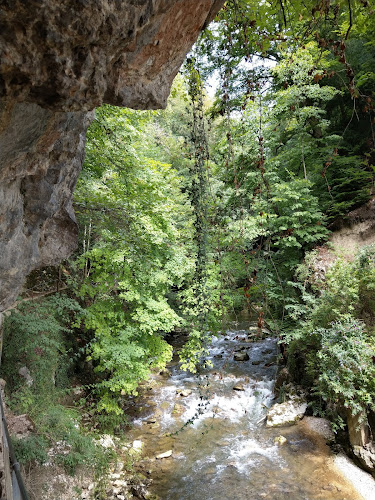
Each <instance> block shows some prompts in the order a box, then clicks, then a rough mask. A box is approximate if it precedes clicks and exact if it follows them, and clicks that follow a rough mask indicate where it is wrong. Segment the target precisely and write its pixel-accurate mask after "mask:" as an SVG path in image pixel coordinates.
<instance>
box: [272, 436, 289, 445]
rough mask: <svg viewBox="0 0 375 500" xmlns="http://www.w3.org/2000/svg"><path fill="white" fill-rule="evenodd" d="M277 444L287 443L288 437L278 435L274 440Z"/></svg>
mask: <svg viewBox="0 0 375 500" xmlns="http://www.w3.org/2000/svg"><path fill="white" fill-rule="evenodd" d="M273 442H274V443H275V444H279V445H280V446H281V445H283V444H286V443H287V442H288V440H287V438H286V437H285V436H277V437H275V439H274V440H273Z"/></svg>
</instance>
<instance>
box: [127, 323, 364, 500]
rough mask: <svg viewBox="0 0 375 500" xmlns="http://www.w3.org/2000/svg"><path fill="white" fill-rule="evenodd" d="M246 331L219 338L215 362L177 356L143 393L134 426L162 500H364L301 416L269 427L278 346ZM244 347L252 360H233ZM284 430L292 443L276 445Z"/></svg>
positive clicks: (213, 354) (214, 347)
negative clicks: (200, 363) (189, 363)
mask: <svg viewBox="0 0 375 500" xmlns="http://www.w3.org/2000/svg"><path fill="white" fill-rule="evenodd" d="M246 333H247V332H246V330H234V329H233V330H228V331H227V332H226V333H225V335H221V336H219V337H218V338H214V339H213V342H212V346H211V348H210V353H209V359H210V360H211V362H212V365H213V367H212V368H211V369H210V370H208V371H205V372H203V373H201V374H200V375H199V376H196V375H192V374H187V373H185V372H181V371H180V370H179V369H178V365H177V364H172V365H171V366H170V367H169V370H170V376H169V377H168V378H165V377H164V378H163V377H160V376H159V377H157V378H156V379H155V381H154V387H153V388H152V389H150V390H148V391H146V392H147V394H146V395H145V396H144V397H143V399H142V408H140V412H139V413H140V416H139V417H138V418H135V419H134V421H133V424H134V427H133V430H132V431H131V434H132V438H133V439H137V440H141V441H142V442H143V443H144V447H143V456H144V457H145V458H144V460H143V468H144V470H145V471H146V472H148V473H149V474H151V477H152V479H153V487H152V492H153V493H155V494H157V495H158V496H159V497H160V498H161V499H162V500H226V499H232V498H233V499H236V500H245V499H247V500H248V499H251V500H261V499H273V500H283V499H288V500H317V499H321V500H360V499H361V498H362V497H361V496H359V495H358V494H357V493H356V492H355V491H354V490H353V489H352V487H351V485H350V483H348V482H347V481H346V480H345V479H344V478H343V477H342V476H341V475H340V473H339V472H338V471H337V470H336V469H335V467H334V465H333V461H332V458H331V453H330V451H329V449H328V447H327V446H326V444H325V442H324V439H323V438H321V437H319V436H317V435H315V434H312V433H311V432H310V431H309V430H308V429H307V426H306V425H305V424H304V422H303V421H302V422H301V423H299V424H298V425H294V426H292V427H288V428H282V429H268V428H266V427H265V418H266V413H267V408H268V407H270V406H271V405H272V403H273V399H274V396H273V392H272V389H273V384H274V378H275V374H276V371H277V366H276V358H277V344H276V340H275V339H273V338H267V339H265V340H260V341H258V342H255V343H250V342H249V341H248V339H247V335H246ZM239 350H240V351H241V350H242V351H246V352H247V354H248V356H249V359H248V360H246V361H234V359H233V354H234V352H236V351H239ZM186 423H187V424H186ZM184 424H186V425H184ZM280 435H283V436H285V438H286V439H287V443H286V444H284V445H279V444H277V443H275V438H277V437H278V436H280ZM169 451H172V455H171V456H170V457H168V458H163V459H157V458H156V456H157V455H158V454H161V453H165V452H169ZM167 454H168V453H167Z"/></svg>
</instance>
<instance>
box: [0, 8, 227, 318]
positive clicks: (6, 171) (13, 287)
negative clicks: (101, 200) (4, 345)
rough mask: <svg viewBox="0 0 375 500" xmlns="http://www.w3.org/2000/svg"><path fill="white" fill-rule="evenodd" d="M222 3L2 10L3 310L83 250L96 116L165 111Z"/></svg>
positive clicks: (0, 229)
mask: <svg viewBox="0 0 375 500" xmlns="http://www.w3.org/2000/svg"><path fill="white" fill-rule="evenodd" d="M223 3H224V2H223V0H62V1H61V0H60V1H58V0H28V1H27V2H25V1H23V0H3V1H2V2H0V311H1V310H4V309H5V308H6V307H8V306H9V305H10V304H12V303H13V302H14V299H15V298H16V296H17V294H18V293H19V290H20V288H21V286H22V283H23V281H24V278H25V276H26V275H27V274H28V273H29V272H30V271H31V270H32V269H35V268H37V267H39V266H43V265H49V264H53V263H57V262H58V261H59V260H61V259H63V258H65V257H67V256H68V255H69V254H70V253H71V252H72V251H73V249H74V248H75V245H76V236H77V227H76V222H75V217H74V213H73V210H72V199H71V198H72V192H73V190H74V186H75V183H76V180H77V177H78V175H79V171H80V168H81V165H82V161H83V157H84V147H85V134H86V130H87V127H88V125H89V123H90V120H91V119H92V116H93V113H92V110H93V109H94V108H95V107H96V106H98V105H100V104H102V103H103V102H106V103H110V104H115V105H119V106H128V107H133V108H136V109H150V108H157V107H163V106H164V105H165V103H166V99H167V97H168V94H169V90H170V86H171V83H172V81H173V78H174V76H175V75H176V73H177V71H178V69H179V67H180V65H181V63H182V61H183V59H184V57H185V55H186V53H187V51H188V50H189V49H190V47H191V46H192V44H193V43H194V41H195V40H196V38H197V37H198V34H199V32H200V31H201V30H202V28H203V27H204V26H205V25H206V24H207V23H208V22H210V21H211V20H212V19H213V17H214V16H215V15H216V13H217V12H218V10H219V9H220V7H221V6H222V4H223Z"/></svg>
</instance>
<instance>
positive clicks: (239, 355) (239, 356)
mask: <svg viewBox="0 0 375 500" xmlns="http://www.w3.org/2000/svg"><path fill="white" fill-rule="evenodd" d="M233 359H234V361H248V360H249V359H250V358H249V355H248V354H247V352H244V351H241V352H235V353H234V355H233Z"/></svg>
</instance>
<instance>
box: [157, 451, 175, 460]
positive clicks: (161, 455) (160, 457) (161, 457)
mask: <svg viewBox="0 0 375 500" xmlns="http://www.w3.org/2000/svg"><path fill="white" fill-rule="evenodd" d="M172 453H173V451H172V450H168V451H165V452H164V453H159V455H156V457H155V458H157V459H158V460H161V459H163V458H169V457H171V456H172Z"/></svg>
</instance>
